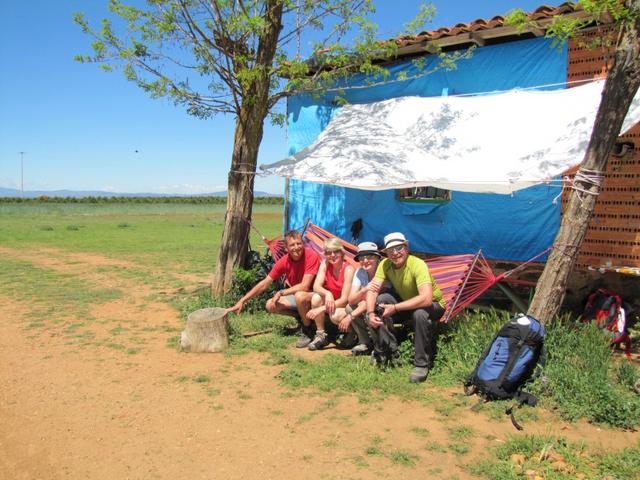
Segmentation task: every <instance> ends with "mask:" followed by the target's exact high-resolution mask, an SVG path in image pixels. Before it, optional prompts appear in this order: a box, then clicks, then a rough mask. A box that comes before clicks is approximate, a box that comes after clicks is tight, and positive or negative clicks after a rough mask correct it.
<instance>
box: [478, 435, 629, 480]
mask: <svg viewBox="0 0 640 480" xmlns="http://www.w3.org/2000/svg"><path fill="white" fill-rule="evenodd" d="M514 455H515V456H521V457H520V459H521V460H522V459H524V463H523V464H522V465H519V464H518V461H516V459H515V457H513V456H514ZM466 468H467V469H468V470H469V471H470V472H471V473H472V474H474V475H479V476H483V477H484V478H496V479H505V480H509V479H513V480H517V479H520V478H523V475H524V474H525V473H526V472H527V471H533V472H536V474H537V475H539V476H541V477H543V478H545V479H546V480H569V479H575V478H579V477H580V476H582V478H614V479H625V480H634V479H635V480H638V479H640V444H636V445H635V446H628V447H626V448H623V449H620V450H617V451H605V450H596V451H593V450H590V449H588V448H587V446H586V445H585V444H583V443H572V442H568V441H567V440H565V439H564V438H561V437H552V436H541V435H525V436H512V437H509V438H508V439H507V441H506V442H505V443H504V444H502V445H500V446H498V447H496V448H494V449H493V450H492V451H491V458H489V459H486V460H482V461H480V462H474V463H473V464H470V465H468V466H467V467H466ZM524 478H526V476H525V477H524Z"/></svg>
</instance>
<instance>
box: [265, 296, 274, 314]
mask: <svg viewBox="0 0 640 480" xmlns="http://www.w3.org/2000/svg"><path fill="white" fill-rule="evenodd" d="M264 308H265V309H266V310H267V312H269V313H276V310H277V306H276V302H275V300H274V299H273V298H270V299H269V300H267V303H266V304H265V305H264Z"/></svg>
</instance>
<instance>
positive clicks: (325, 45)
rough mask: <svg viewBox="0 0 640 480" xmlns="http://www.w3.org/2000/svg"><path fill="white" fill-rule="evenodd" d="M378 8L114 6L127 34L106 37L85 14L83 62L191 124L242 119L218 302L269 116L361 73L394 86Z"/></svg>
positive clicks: (237, 259) (247, 1) (113, 30)
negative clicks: (118, 72)
mask: <svg viewBox="0 0 640 480" xmlns="http://www.w3.org/2000/svg"><path fill="white" fill-rule="evenodd" d="M372 1H373V0H147V4H146V7H144V8H138V7H133V6H127V5H124V4H122V3H121V2H120V1H119V0H110V1H109V9H110V11H111V12H112V13H113V14H114V15H115V18H116V19H119V20H120V21H123V24H122V25H120V24H118V25H117V26H114V25H113V24H112V22H111V21H109V20H103V21H102V25H101V28H100V29H99V30H94V29H92V28H91V27H90V25H89V23H88V22H87V20H86V19H85V18H84V16H83V15H82V14H76V15H75V21H76V23H78V24H79V25H80V27H81V28H82V29H83V31H84V32H85V33H87V34H89V35H91V36H93V37H94V38H95V41H94V43H93V44H92V47H93V51H94V53H93V55H91V56H78V57H76V59H77V60H78V61H81V62H97V63H101V64H102V67H103V68H104V69H105V70H112V69H113V68H114V67H119V68H122V70H123V72H124V74H125V76H126V78H127V79H128V80H130V81H133V82H135V83H136V84H137V85H138V86H139V87H141V88H142V89H144V90H145V91H146V92H148V93H149V94H150V95H151V96H152V97H153V98H161V97H168V98H170V99H172V100H173V101H174V103H175V104H177V105H181V106H184V107H186V109H187V112H188V113H189V114H191V115H195V116H197V117H200V118H209V117H211V116H213V115H215V114H218V113H222V114H232V115H234V116H235V120H236V124H235V134H234V144H233V153H232V158H231V168H230V170H229V176H228V197H227V212H226V216H225V224H224V232H223V236H222V242H221V246H220V252H219V256H218V261H217V263H216V271H215V276H214V284H213V293H214V295H219V294H221V293H223V292H224V291H226V290H228V289H229V287H230V286H231V275H232V271H233V268H235V267H237V266H240V265H242V262H243V260H244V256H245V253H246V250H247V245H248V238H249V224H248V221H249V220H250V219H251V213H252V203H253V188H254V178H255V172H256V163H257V158H258V149H259V147H260V143H261V141H262V135H263V126H264V121H265V119H266V118H267V117H268V116H269V115H270V114H271V115H272V120H274V121H275V122H279V123H282V122H283V121H284V114H282V113H277V111H276V109H275V107H276V105H277V104H278V101H279V100H281V99H283V98H285V97H286V96H287V95H290V94H291V93H293V92H301V91H302V92H304V91H307V92H321V91H323V90H326V89H327V88H330V87H332V86H334V85H335V84H336V82H337V81H339V80H340V79H341V78H345V77H346V76H348V75H352V74H354V73H356V72H361V73H366V74H367V75H368V76H369V77H370V78H371V79H372V81H375V80H376V79H377V80H380V78H385V77H386V74H387V71H386V70H385V69H384V68H383V67H381V66H379V65H378V64H377V63H376V60H379V59H388V58H393V55H394V52H395V49H396V45H395V43H394V42H392V41H388V42H379V41H376V40H375V38H374V34H375V28H374V26H373V24H372V23H371V22H370V21H369V20H367V16H368V15H369V14H370V13H372V12H373V11H374V7H373V3H372ZM433 14H434V9H433V7H432V6H431V5H423V6H422V7H421V9H420V12H419V13H418V15H417V16H416V18H415V19H414V20H413V21H412V22H410V23H409V24H407V26H406V28H407V29H408V30H412V31H416V29H417V28H419V26H420V25H422V24H423V23H424V22H425V21H426V20H428V19H430V18H431V17H432V16H433ZM118 27H120V28H121V29H122V30H118ZM323 31H324V32H326V34H325V35H324V38H323V39H322V40H321V41H316V42H315V43H314V45H313V48H312V53H311V55H310V58H311V60H312V61H306V62H305V61H301V60H300V55H299V53H300V40H301V38H302V37H303V35H306V36H312V35H316V34H314V33H313V32H323ZM353 31H357V33H358V36H357V37H356V38H355V40H354V41H352V42H351V43H352V46H351V47H350V49H349V50H347V49H346V48H344V47H342V46H340V42H341V41H342V40H344V39H345V36H346V35H347V34H348V33H350V32H353ZM310 32H311V33H310ZM296 43H297V46H298V49H297V50H298V51H297V53H298V55H296V52H295V48H294V46H295V44H296ZM443 57H444V55H443ZM283 78H287V81H284V80H283Z"/></svg>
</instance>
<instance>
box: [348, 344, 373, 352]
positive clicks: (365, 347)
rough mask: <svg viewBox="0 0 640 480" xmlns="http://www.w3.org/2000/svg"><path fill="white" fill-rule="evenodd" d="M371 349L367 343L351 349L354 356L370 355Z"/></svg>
mask: <svg viewBox="0 0 640 480" xmlns="http://www.w3.org/2000/svg"><path fill="white" fill-rule="evenodd" d="M370 351H371V349H370V348H369V345H367V344H366V343H360V344H358V345H356V346H355V347H353V348H352V349H351V354H352V355H368V354H369V352H370Z"/></svg>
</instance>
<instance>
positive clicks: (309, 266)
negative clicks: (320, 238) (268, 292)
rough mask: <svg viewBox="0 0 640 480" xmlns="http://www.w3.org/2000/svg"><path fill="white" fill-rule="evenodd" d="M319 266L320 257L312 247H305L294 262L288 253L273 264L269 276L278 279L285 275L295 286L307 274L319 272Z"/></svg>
mask: <svg viewBox="0 0 640 480" xmlns="http://www.w3.org/2000/svg"><path fill="white" fill-rule="evenodd" d="M318 268H320V257H319V256H318V254H317V253H316V252H314V251H313V250H311V249H310V248H308V247H304V252H303V253H302V257H300V260H298V261H297V262H294V261H293V260H291V257H289V254H286V255H285V256H284V257H282V258H281V259H280V260H278V261H277V262H276V264H275V265H274V266H273V268H272V269H271V271H270V272H269V277H271V280H278V279H279V278H280V277H282V276H283V275H284V278H285V281H286V282H287V284H289V286H290V287H293V286H295V285H298V284H299V283H301V282H302V278H303V277H304V276H305V275H308V274H311V275H315V274H317V273H318Z"/></svg>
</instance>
